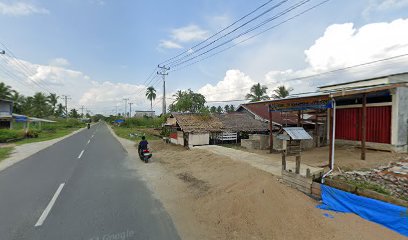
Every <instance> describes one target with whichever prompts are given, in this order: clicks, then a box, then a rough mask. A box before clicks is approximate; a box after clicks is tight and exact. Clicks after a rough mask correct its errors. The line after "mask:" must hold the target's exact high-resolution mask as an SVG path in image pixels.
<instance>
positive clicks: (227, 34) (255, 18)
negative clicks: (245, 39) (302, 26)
mask: <svg viewBox="0 0 408 240" xmlns="http://www.w3.org/2000/svg"><path fill="white" fill-rule="evenodd" d="M287 1H288V0H283V1H280V2H279V3H277V4H275V5H273V6H272V7H270V8H268V9H267V10H265V11H263V12H262V13H260V14H258V15H257V16H255V17H253V18H252V19H250V20H248V21H246V22H244V23H243V24H241V25H239V26H238V27H236V28H234V29H232V30H231V31H229V32H227V33H225V34H223V35H222V36H220V37H218V38H216V39H215V40H213V41H211V42H209V43H208V44H206V45H204V46H202V47H200V48H199V49H197V50H194V51H191V52H189V53H188V54H187V55H185V56H183V57H181V58H179V59H177V60H174V61H171V62H170V63H168V65H169V66H171V67H173V66H174V65H175V64H177V63H179V62H180V61H182V60H183V59H186V58H188V57H190V56H192V55H194V54H196V53H197V52H200V51H201V50H204V49H205V48H207V47H209V46H210V45H212V44H214V43H216V42H217V41H219V40H221V39H223V38H225V37H227V36H229V35H231V34H233V33H235V32H236V31H238V30H239V29H241V28H243V27H245V26H246V25H248V24H250V23H251V22H253V21H255V20H257V19H259V18H260V17H262V16H264V15H265V14H267V13H269V12H271V11H272V10H274V9H276V8H278V7H280V6H281V5H283V4H284V3H286V2H287ZM303 1H310V0H303Z"/></svg>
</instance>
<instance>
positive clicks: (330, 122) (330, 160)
mask: <svg viewBox="0 0 408 240" xmlns="http://www.w3.org/2000/svg"><path fill="white" fill-rule="evenodd" d="M327 111H328V113H329V114H328V115H329V121H328V122H329V129H330V130H329V142H330V143H329V166H331V165H332V154H333V110H332V109H330V108H329V109H327Z"/></svg>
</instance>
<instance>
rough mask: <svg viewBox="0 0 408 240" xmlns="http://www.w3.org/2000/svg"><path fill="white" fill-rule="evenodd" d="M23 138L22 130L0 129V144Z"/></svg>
mask: <svg viewBox="0 0 408 240" xmlns="http://www.w3.org/2000/svg"><path fill="white" fill-rule="evenodd" d="M21 138H24V130H12V129H0V142H2V143H4V142H7V141H9V140H12V139H21Z"/></svg>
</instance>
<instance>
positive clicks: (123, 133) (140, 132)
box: [112, 127, 160, 142]
mask: <svg viewBox="0 0 408 240" xmlns="http://www.w3.org/2000/svg"><path fill="white" fill-rule="evenodd" d="M112 128H113V131H115V133H116V135H118V136H119V137H121V138H126V139H129V140H135V141H137V142H138V141H140V140H141V137H142V136H145V137H146V139H147V140H159V139H160V138H159V137H157V136H154V135H152V134H150V133H149V132H148V131H146V130H145V129H144V128H137V127H131V128H127V127H112ZM131 133H133V134H137V136H136V137H131V136H130V135H129V134H131Z"/></svg>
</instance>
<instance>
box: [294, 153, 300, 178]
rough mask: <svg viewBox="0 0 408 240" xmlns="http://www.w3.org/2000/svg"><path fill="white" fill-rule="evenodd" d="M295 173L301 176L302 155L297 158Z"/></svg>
mask: <svg viewBox="0 0 408 240" xmlns="http://www.w3.org/2000/svg"><path fill="white" fill-rule="evenodd" d="M295 173H296V174H300V155H298V156H296V168H295Z"/></svg>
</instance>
